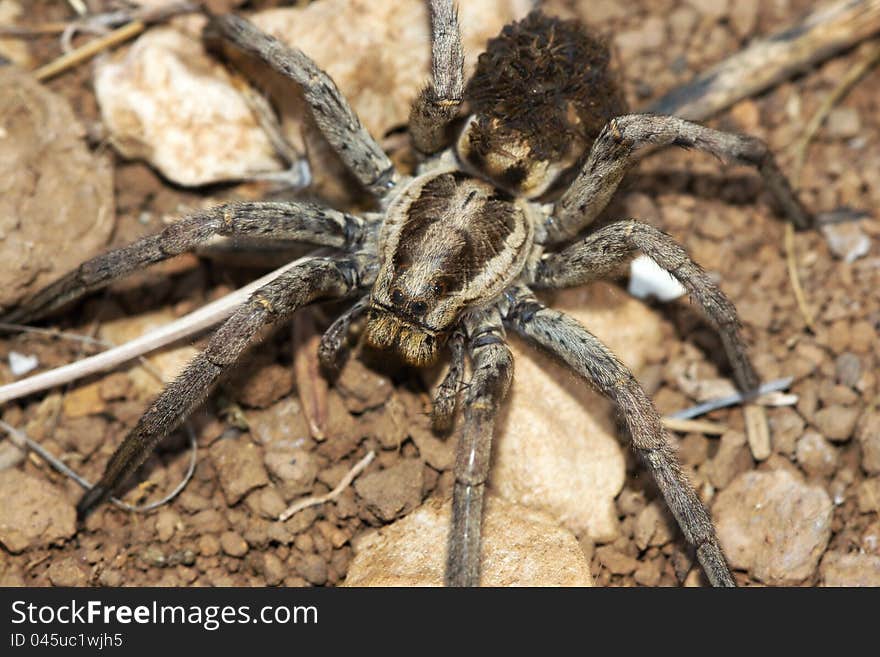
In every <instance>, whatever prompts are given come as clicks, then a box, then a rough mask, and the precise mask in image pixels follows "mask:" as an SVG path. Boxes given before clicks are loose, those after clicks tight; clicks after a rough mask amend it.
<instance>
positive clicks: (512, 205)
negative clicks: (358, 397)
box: [364, 170, 534, 366]
mask: <svg viewBox="0 0 880 657" xmlns="http://www.w3.org/2000/svg"><path fill="white" fill-rule="evenodd" d="M528 212H529V209H528V206H527V205H526V204H523V203H521V202H520V201H519V200H517V199H516V198H514V197H512V196H510V195H509V194H507V193H506V192H503V191H499V190H498V189H497V188H495V187H494V186H493V185H491V184H489V183H487V182H485V181H483V180H480V179H478V178H474V177H472V176H468V175H467V174H465V173H462V172H460V171H455V170H450V171H439V172H433V173H429V174H425V175H423V176H420V177H418V178H416V179H415V180H414V181H412V182H411V183H410V184H409V185H408V186H407V187H406V188H405V189H403V190H402V191H401V192H400V194H399V195H398V196H397V197H396V198H395V199H394V201H393V203H392V204H391V206H390V207H389V208H388V211H387V217H386V220H385V223H384V226H383V230H382V234H381V235H380V245H381V246H380V251H381V253H382V254H383V259H382V264H381V267H380V269H379V274H378V275H377V277H376V282H375V283H374V284H373V290H372V293H371V295H370V310H369V314H368V319H367V325H366V328H365V333H364V338H365V339H366V341H367V343H368V344H370V345H371V346H373V347H376V348H379V349H392V350H395V351H397V352H398V353H399V354H400V356H401V357H402V358H403V360H405V361H406V362H407V363H409V364H411V365H418V366H422V365H429V364H431V363H433V362H434V361H435V360H436V358H437V356H438V354H439V349H440V347H441V346H443V343H444V342H445V339H446V337H447V336H448V333H449V331H450V330H451V329H452V328H453V327H454V326H455V324H456V323H457V322H458V320H459V319H460V318H461V315H462V313H463V312H464V311H466V310H468V309H473V308H479V307H482V306H485V305H486V304H487V303H489V302H490V301H492V300H493V299H494V298H495V297H497V296H498V295H499V294H501V293H502V292H503V291H504V290H505V289H506V288H507V287H509V286H510V284H511V283H513V281H514V280H515V279H516V277H517V276H518V275H519V273H520V272H521V271H522V268H523V265H524V264H525V262H526V258H527V257H528V255H529V252H530V249H531V247H532V237H533V225H534V224H533V221H532V219H531V218H530V217H529V214H528Z"/></svg>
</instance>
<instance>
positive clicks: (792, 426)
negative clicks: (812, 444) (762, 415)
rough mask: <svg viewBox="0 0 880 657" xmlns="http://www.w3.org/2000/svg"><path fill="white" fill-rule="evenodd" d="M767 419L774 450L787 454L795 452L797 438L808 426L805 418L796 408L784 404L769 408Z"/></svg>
mask: <svg viewBox="0 0 880 657" xmlns="http://www.w3.org/2000/svg"><path fill="white" fill-rule="evenodd" d="M767 421H768V423H769V424H770V436H771V440H772V442H773V450H774V451H775V452H776V453H777V454H783V455H785V456H791V455H792V454H794V451H795V447H796V445H797V439H798V438H800V437H801V436H802V435H803V433H804V428H805V427H806V424H805V423H804V420H803V418H802V417H801V416H800V415H798V413H797V411H795V410H794V409H792V408H789V407H787V406H783V407H782V408H770V409H767Z"/></svg>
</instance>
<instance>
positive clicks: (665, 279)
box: [628, 255, 687, 302]
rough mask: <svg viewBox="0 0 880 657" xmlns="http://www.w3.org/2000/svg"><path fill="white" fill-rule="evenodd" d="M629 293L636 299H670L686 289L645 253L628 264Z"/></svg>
mask: <svg viewBox="0 0 880 657" xmlns="http://www.w3.org/2000/svg"><path fill="white" fill-rule="evenodd" d="M628 289H629V293H630V294H631V295H633V296H634V297H636V298H638V299H647V298H648V297H656V298H657V299H659V300H660V301H663V302H666V301H672V300H674V299H678V298H679V297H680V296H682V295H684V294H685V293H686V292H687V290H686V289H685V288H684V286H683V285H682V284H681V283H679V282H678V281H677V280H675V278H673V277H672V275H671V274H670V273H669V272H668V271H666V270H665V269H661V268H660V266H659V265H658V264H657V263H656V262H654V261H653V260H651V258H649V257H648V256H646V255H640V256H638V257H636V258H635V259H634V260H633V261H632V262H631V263H630V265H629V288H628Z"/></svg>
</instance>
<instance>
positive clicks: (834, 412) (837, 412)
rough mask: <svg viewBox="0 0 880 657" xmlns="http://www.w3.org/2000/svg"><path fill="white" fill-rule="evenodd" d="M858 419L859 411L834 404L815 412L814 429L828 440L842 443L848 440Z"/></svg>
mask: <svg viewBox="0 0 880 657" xmlns="http://www.w3.org/2000/svg"><path fill="white" fill-rule="evenodd" d="M858 419H859V409H858V408H850V407H847V406H840V405H839V404H835V405H833V406H829V407H827V408H823V409H820V410H819V411H817V412H816V416H815V418H814V422H815V424H816V428H817V429H819V431H820V432H821V433H822V435H824V436H825V437H826V438H827V439H828V440H833V441H835V442H843V441H845V440H849V439H850V437H851V436H852V434H853V430H854V429H855V427H856V422H857V421H858Z"/></svg>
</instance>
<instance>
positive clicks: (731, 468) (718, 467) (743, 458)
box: [708, 431, 753, 488]
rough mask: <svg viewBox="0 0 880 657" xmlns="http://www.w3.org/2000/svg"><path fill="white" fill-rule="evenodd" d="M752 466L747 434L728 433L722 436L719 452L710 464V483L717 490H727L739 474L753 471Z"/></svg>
mask: <svg viewBox="0 0 880 657" xmlns="http://www.w3.org/2000/svg"><path fill="white" fill-rule="evenodd" d="M752 465H753V461H752V454H751V452H750V451H749V447H748V445H747V442H746V436H745V434H744V433H741V432H739V431H728V432H727V433H725V434H724V435H723V436H721V443H720V445H719V446H718V452H717V453H716V454H715V458H713V459H712V461H711V462H710V463H709V469H708V474H709V481H711V482H712V485H713V486H715V487H716V488H725V487H726V486H727V485H728V484H729V483H730V482H731V481H733V478H734V477H736V476H737V475H738V474H739V473H741V472H745V471H746V470H751V468H752Z"/></svg>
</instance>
